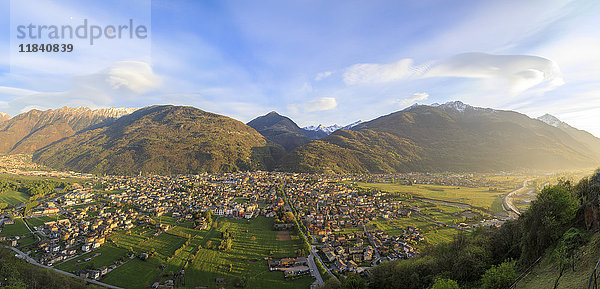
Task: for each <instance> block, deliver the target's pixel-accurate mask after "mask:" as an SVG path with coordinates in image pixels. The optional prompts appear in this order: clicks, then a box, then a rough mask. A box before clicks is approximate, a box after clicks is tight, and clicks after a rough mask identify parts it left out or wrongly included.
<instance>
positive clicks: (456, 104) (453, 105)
mask: <svg viewBox="0 0 600 289" xmlns="http://www.w3.org/2000/svg"><path fill="white" fill-rule="evenodd" d="M437 107H438V108H441V109H443V110H446V109H453V110H456V111H460V112H464V111H465V109H467V108H473V107H472V106H470V105H468V104H464V103H463V102H462V101H458V100H457V101H450V102H446V103H444V104H441V105H438V106H437Z"/></svg>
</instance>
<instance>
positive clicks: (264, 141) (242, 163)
mask: <svg viewBox="0 0 600 289" xmlns="http://www.w3.org/2000/svg"><path fill="white" fill-rule="evenodd" d="M0 140H1V141H0V153H8V154H16V153H29V154H32V155H33V160H34V161H36V162H39V163H43V164H45V165H48V166H50V167H54V168H57V169H67V170H74V171H81V172H90V173H98V174H106V173H108V174H137V173H140V172H145V173H158V174H181V173H184V174H185V173H202V172H211V173H219V172H230V171H244V170H282V171H290V172H314V173H387V172H405V171H453V172H474V171H482V172H483V171H507V170H517V169H546V170H558V169H570V168H582V167H585V168H587V167H596V166H598V164H599V162H600V139H598V138H596V137H595V136H593V135H591V134H589V133H588V132H585V131H582V130H578V129H575V128H573V127H571V126H569V125H568V124H566V123H564V122H562V121H560V120H558V119H556V118H555V117H552V116H550V115H544V116H542V117H540V118H539V119H532V118H529V117H528V116H526V115H524V114H520V113H518V112H514V111H504V110H495V109H489V108H478V107H473V106H469V105H466V104H464V103H462V102H449V103H446V104H441V105H440V104H433V105H414V106H411V107H409V108H406V109H404V110H402V111H398V112H394V113H391V114H389V115H385V116H381V117H379V118H376V119H373V120H371V121H366V122H363V121H359V122H357V123H353V124H351V125H348V126H345V127H340V126H337V125H334V126H330V127H325V126H322V125H320V126H316V127H306V128H300V127H299V126H298V125H297V124H296V123H294V121H292V120H291V119H290V118H288V117H285V116H282V115H279V114H278V113H276V112H271V113H268V114H266V115H263V116H260V117H257V118H256V119H254V120H252V121H250V122H248V124H247V125H246V124H244V123H241V122H239V121H237V120H234V119H232V118H229V117H226V116H222V115H218V114H213V113H209V112H205V111H202V110H200V109H197V108H193V107H184V106H151V107H145V108H142V109H115V108H111V109H101V110H91V109H89V108H61V109H57V110H47V111H39V110H32V111H29V112H27V113H23V114H20V115H17V116H15V117H13V118H10V117H5V119H4V120H1V119H0Z"/></svg>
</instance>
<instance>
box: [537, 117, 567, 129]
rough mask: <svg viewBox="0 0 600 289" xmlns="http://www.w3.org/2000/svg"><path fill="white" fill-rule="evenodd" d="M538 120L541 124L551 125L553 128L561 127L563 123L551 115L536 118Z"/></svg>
mask: <svg viewBox="0 0 600 289" xmlns="http://www.w3.org/2000/svg"><path fill="white" fill-rule="evenodd" d="M537 119H538V120H541V121H543V122H545V123H546V124H548V125H551V126H553V127H558V126H559V125H561V124H562V123H563V122H562V121H560V119H558V118H556V117H555V116H553V115H550V114H544V115H542V116H540V117H538V118H537Z"/></svg>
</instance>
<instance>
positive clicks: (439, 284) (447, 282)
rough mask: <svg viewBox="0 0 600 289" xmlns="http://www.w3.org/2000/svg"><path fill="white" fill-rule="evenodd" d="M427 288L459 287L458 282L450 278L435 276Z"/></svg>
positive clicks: (448, 288)
mask: <svg viewBox="0 0 600 289" xmlns="http://www.w3.org/2000/svg"><path fill="white" fill-rule="evenodd" d="M429 289H459V287H458V283H456V281H454V280H452V279H445V278H437V279H435V281H434V282H433V284H432V285H431V287H429Z"/></svg>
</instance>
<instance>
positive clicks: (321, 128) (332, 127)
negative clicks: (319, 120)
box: [302, 120, 364, 135]
mask: <svg viewBox="0 0 600 289" xmlns="http://www.w3.org/2000/svg"><path fill="white" fill-rule="evenodd" d="M363 122H364V121H363V120H358V121H355V122H353V123H351V124H349V125H346V126H340V125H337V124H334V125H330V126H324V125H322V124H319V125H317V126H314V125H310V126H306V127H303V128H302V129H304V130H311V131H320V132H323V133H325V134H327V135H330V134H332V133H333V132H334V131H336V130H338V129H351V128H353V127H355V126H357V125H359V124H361V123H363Z"/></svg>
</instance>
